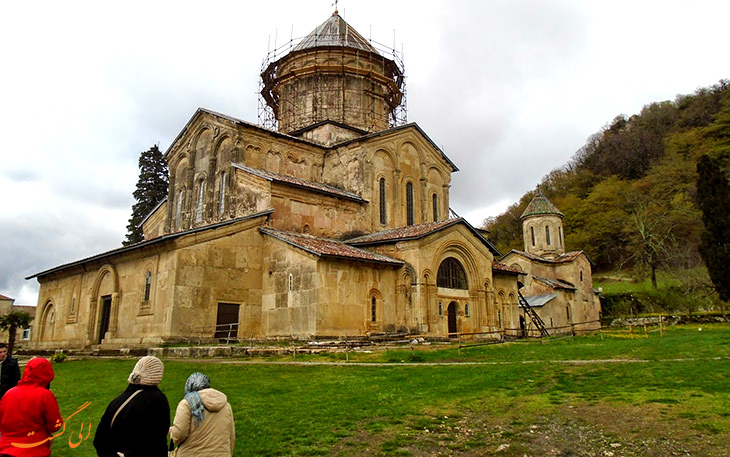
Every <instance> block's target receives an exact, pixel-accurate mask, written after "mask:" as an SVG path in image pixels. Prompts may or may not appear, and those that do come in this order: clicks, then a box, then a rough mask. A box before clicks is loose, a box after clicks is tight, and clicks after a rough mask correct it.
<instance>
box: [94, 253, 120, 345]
mask: <svg viewBox="0 0 730 457" xmlns="http://www.w3.org/2000/svg"><path fill="white" fill-rule="evenodd" d="M107 303H108V307H109V309H108V322H104V321H103V320H104V319H106V316H104V315H103V314H104V312H105V307H106V306H107ZM118 309H119V275H118V273H117V270H116V268H115V267H114V265H111V264H105V265H103V266H102V267H101V268H99V270H98V272H97V273H96V278H95V279H94V284H93V286H92V288H91V295H90V297H89V322H88V331H87V338H88V341H89V342H90V343H92V344H93V343H98V342H100V341H101V340H102V339H103V338H104V336H105V335H104V334H103V333H100V327H103V326H105V325H106V326H107V332H110V333H111V334H112V335H114V334H115V333H116V329H117V320H118V314H119V310H118Z"/></svg>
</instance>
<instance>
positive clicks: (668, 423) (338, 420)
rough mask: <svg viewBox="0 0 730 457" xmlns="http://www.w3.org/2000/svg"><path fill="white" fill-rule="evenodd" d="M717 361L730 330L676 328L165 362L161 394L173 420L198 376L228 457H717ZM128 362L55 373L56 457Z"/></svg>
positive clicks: (721, 448) (720, 417) (120, 382)
mask: <svg viewBox="0 0 730 457" xmlns="http://www.w3.org/2000/svg"><path fill="white" fill-rule="evenodd" d="M345 357H347V359H349V360H348V361H347V362H345V361H344V359H345ZM729 360H730V326H720V325H716V326H705V327H703V328H702V331H699V330H698V327H697V326H685V327H674V328H670V329H669V330H668V332H667V333H666V336H663V337H662V336H660V334H659V333H650V334H649V337H648V338H628V337H627V335H614V336H609V335H590V336H583V337H578V338H575V339H555V340H547V341H543V342H542V343H540V342H532V343H510V344H502V345H490V346H478V347H471V348H462V349H460V350H459V349H458V348H457V347H452V346H438V347H437V346H417V347H415V348H414V351H413V352H411V350H410V349H408V348H407V349H404V350H387V351H375V352H372V353H363V352H360V353H354V352H353V353H350V354H348V355H347V356H345V355H344V354H329V355H311V356H306V357H305V356H302V355H298V356H297V357H296V359H294V358H293V357H286V358H284V357H282V358H279V359H276V360H273V359H267V360H265V361H251V360H236V359H218V360H210V359H207V360H172V359H169V360H165V377H164V379H163V382H162V385H161V386H160V387H161V389H162V390H163V391H164V392H165V394H167V396H168V399H169V400H170V403H171V409H172V410H173V411H174V409H175V405H176V404H177V402H178V401H179V400H180V399H181V397H182V388H183V384H184V381H185V379H186V378H187V376H188V375H189V374H190V373H191V372H193V371H202V372H204V373H206V374H208V375H209V376H210V377H211V379H212V383H213V387H215V388H218V389H220V390H222V391H224V392H225V393H226V394H228V396H229V401H230V402H231V405H232V406H233V410H234V414H235V419H236V432H237V436H238V440H237V444H236V455H237V456H371V455H375V456H410V455H413V456H421V455H423V456H431V455H433V456H436V455H453V456H483V455H497V456H519V457H523V456H549V455H550V456H604V457H605V456H608V457H610V456H613V457H619V456H662V457H663V456H671V455H692V456H705V457H710V456H726V455H728V451H727V442H728V438H730V363H729ZM135 361H136V359H93V360H90V359H89V360H70V361H67V362H65V363H62V364H56V365H54V367H55V370H56V380H55V381H54V382H53V391H54V392H55V394H56V396H57V398H58V400H59V404H60V406H61V412H62V414H63V415H64V416H69V415H70V414H72V413H74V412H75V411H76V410H77V409H78V408H79V407H80V406H82V404H84V402H87V401H89V402H91V404H90V405H89V406H88V407H86V408H85V409H83V410H82V411H80V412H78V413H77V414H76V415H74V416H73V417H71V419H70V420H69V421H68V424H67V428H66V432H65V433H64V434H63V435H61V436H59V437H58V438H57V439H56V441H55V442H54V444H53V454H54V455H59V456H92V455H95V453H94V449H93V446H92V445H91V439H92V437H93V434H94V428H95V427H96V425H97V423H98V420H99V418H100V417H101V414H102V412H103V410H104V408H105V407H106V405H107V403H108V402H109V401H110V400H111V399H112V398H113V397H114V396H116V395H117V394H119V393H120V392H121V391H122V390H123V389H124V388H125V386H126V377H127V375H128V373H129V372H130V371H131V369H132V367H133V366H134V364H135ZM409 361H412V362H409ZM89 424H91V432H90V436H89V438H88V439H87V440H84V439H83V438H84V437H85V436H86V435H87V433H89V432H88V429H89ZM80 430H83V433H82V436H80V435H79V433H80V432H79V431H80ZM130 439H134V438H133V437H130ZM79 441H81V444H80V445H78V446H77V447H75V448H71V445H76V443H78V442H79Z"/></svg>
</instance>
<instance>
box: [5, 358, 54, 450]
mask: <svg viewBox="0 0 730 457" xmlns="http://www.w3.org/2000/svg"><path fill="white" fill-rule="evenodd" d="M53 376H54V375H53V368H52V367H51V362H49V361H48V360H46V359H44V358H42V357H36V358H33V359H30V361H28V363H27V364H26V365H25V370H23V377H22V378H21V380H20V381H19V382H18V385H17V386H16V387H13V388H12V389H10V390H8V391H7V393H6V394H5V395H3V398H2V400H0V456H5V455H8V456H17V457H47V456H49V455H50V454H51V442H52V440H50V439H49V440H46V439H47V438H50V437H52V436H53V434H54V433H55V432H57V431H58V430H59V429H60V428H61V427H62V426H63V419H62V418H61V413H60V412H59V411H58V402H57V401H56V397H55V396H54V395H53V393H52V392H51V391H50V390H49V389H50V385H51V381H52V380H53ZM44 440H46V441H44ZM40 442H42V443H41V444H38V445H37V446H31V447H28V446H27V445H29V444H33V443H40ZM13 443H15V444H13ZM18 445H20V446H18Z"/></svg>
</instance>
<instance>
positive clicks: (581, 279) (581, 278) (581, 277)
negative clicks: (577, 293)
mask: <svg viewBox="0 0 730 457" xmlns="http://www.w3.org/2000/svg"><path fill="white" fill-rule="evenodd" d="M580 282H583V270H580Z"/></svg>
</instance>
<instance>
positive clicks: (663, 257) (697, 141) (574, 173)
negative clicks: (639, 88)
mask: <svg viewBox="0 0 730 457" xmlns="http://www.w3.org/2000/svg"><path fill="white" fill-rule="evenodd" d="M703 154H708V155H709V156H710V157H713V158H715V159H719V161H720V163H721V164H722V165H723V166H724V167H725V169H726V170H727V167H728V164H729V163H730V81H728V80H722V81H720V82H719V83H718V84H716V85H714V86H712V87H708V88H702V89H699V90H697V91H696V92H695V93H694V94H692V95H681V96H678V97H677V98H676V100H674V101H665V102H659V103H653V104H650V105H647V106H645V107H644V108H643V109H642V111H641V113H639V114H637V115H633V116H631V117H626V116H625V115H620V116H617V117H616V118H615V119H614V120H613V121H612V122H611V123H610V124H609V125H607V126H605V127H604V128H602V129H601V130H600V131H599V132H597V133H596V134H594V135H592V136H591V137H590V138H589V139H588V141H587V142H586V144H585V146H583V147H582V148H581V149H580V150H579V151H578V152H577V153H576V154H575V156H574V157H573V158H572V160H571V161H570V162H569V163H568V164H566V165H565V166H563V167H562V168H559V169H556V170H553V171H552V172H550V173H549V174H548V175H547V176H545V177H544V178H543V179H542V182H541V183H540V186H541V187H540V188H541V190H542V192H543V193H544V194H545V196H546V197H547V198H549V199H550V200H551V201H552V202H553V203H554V204H555V205H556V206H557V207H558V208H559V209H560V210H561V211H562V212H563V213H564V214H565V218H564V221H563V222H564V230H565V243H566V248H567V249H568V250H579V249H582V250H584V251H585V252H586V253H587V254H588V256H589V257H590V258H591V259H592V260H593V261H594V262H595V264H596V270H598V271H607V270H615V269H619V268H631V269H633V270H634V271H639V272H646V273H649V274H651V273H652V272H654V271H656V269H661V268H671V269H676V268H691V267H694V266H697V265H699V264H700V263H701V259H700V255H699V251H698V246H699V242H700V234H701V232H702V230H703V225H702V214H701V211H700V209H699V206H698V204H697V198H696V197H697V190H696V183H697V165H696V164H697V161H698V158H699V157H700V156H701V155H703ZM533 195H534V192H530V193H527V194H525V195H524V196H523V197H522V198H521V199H520V201H519V202H517V203H515V204H514V205H512V206H510V207H509V208H508V210H507V211H506V212H505V213H503V214H501V215H499V216H497V217H494V218H490V219H487V220H485V221H484V224H483V227H484V228H486V229H487V230H490V232H491V233H490V235H489V237H490V239H491V240H492V241H493V242H494V243H495V244H496V245H497V247H498V248H499V250H500V251H501V252H503V253H506V252H508V251H509V250H510V249H513V248H516V249H523V242H522V229H521V223H520V220H519V218H520V215H521V214H522V212H523V210H524V209H525V207H526V206H527V204H528V203H529V201H530V200H531V198H532V197H533Z"/></svg>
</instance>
